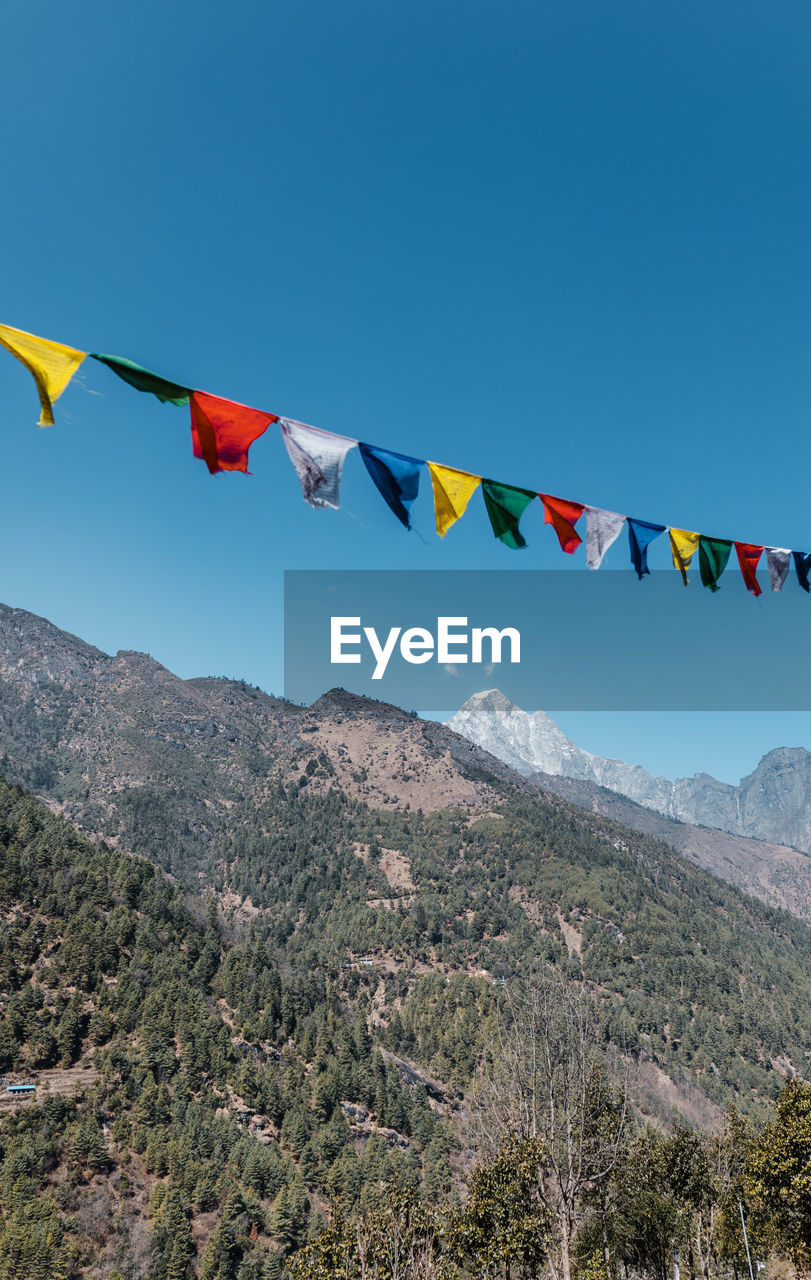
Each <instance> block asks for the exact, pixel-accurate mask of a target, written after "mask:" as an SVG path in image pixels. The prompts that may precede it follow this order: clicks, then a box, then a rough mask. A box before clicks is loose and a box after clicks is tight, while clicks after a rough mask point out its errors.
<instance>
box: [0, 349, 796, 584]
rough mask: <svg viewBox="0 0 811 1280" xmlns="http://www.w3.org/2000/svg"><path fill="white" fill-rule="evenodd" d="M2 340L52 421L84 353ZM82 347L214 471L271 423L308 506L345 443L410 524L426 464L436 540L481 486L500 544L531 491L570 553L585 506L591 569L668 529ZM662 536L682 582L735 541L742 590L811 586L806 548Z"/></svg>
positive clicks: (514, 531)
mask: <svg viewBox="0 0 811 1280" xmlns="http://www.w3.org/2000/svg"><path fill="white" fill-rule="evenodd" d="M0 346H2V347H5V348H6V350H7V351H10V352H11V354H12V355H13V356H14V357H15V358H16V359H17V360H19V361H20V362H21V363H22V364H23V365H25V367H26V369H28V371H29V373H30V374H31V376H32V377H33V379H34V382H35V384H36V388H37V393H38V395H39V399H40V406H41V413H40V418H39V425H40V426H51V425H52V424H53V421H54V414H53V406H54V403H55V401H56V400H58V399H59V397H60V395H61V394H62V393H63V391H64V390H65V388H66V387H67V385H68V383H69V382H70V380H71V378H72V377H73V375H74V373H75V372H76V370H77V369H78V368H79V366H80V365H81V364H82V362H83V361H84V360H85V359H86V358H87V354H88V353H86V352H84V351H80V350H78V349H77V348H75V347H69V346H66V345H65V344H63V343H60V342H52V341H51V340H50V339H48V338H39V337H37V336H36V335H35V334H32V333H26V332H25V331H24V330H23V329H14V328H12V327H11V326H10V325H0ZM89 354H90V356H91V358H92V359H93V360H97V361H99V363H101V364H103V365H105V366H106V367H107V368H108V369H110V370H111V371H112V372H113V373H114V374H115V375H116V376H117V377H119V378H121V379H122V380H123V381H124V382H126V383H128V384H129V385H130V386H131V387H134V388H135V390H136V391H142V392H145V393H147V394H149V395H154V396H156V397H157V399H158V400H160V401H161V403H163V404H174V405H185V404H188V405H189V408H190V414H191V433H192V448H193V452H194V456H195V457H196V458H200V459H202V460H203V461H204V462H205V463H206V466H207V467H208V470H209V472H211V474H212V475H214V474H216V473H217V472H220V471H242V472H246V471H247V470H248V451H249V449H250V447H251V445H252V444H253V443H254V441H255V440H257V439H258V438H259V437H260V436H261V435H263V434H264V432H265V431H267V428H268V427H269V425H270V424H271V423H272V422H278V423H279V424H280V427H281V432H282V439H283V440H284V445H285V448H286V449H287V452H288V455H289V457H290V460H291V462H292V464H293V467H294V469H295V471H296V474H297V476H298V478H299V482H300V484H301V490H302V493H303V495H304V498H305V500H306V501H307V502H308V503H309V504H310V506H312V507H333V508H337V507H338V505H339V499H340V486H341V478H342V474H343V466H344V460H345V458H346V455H347V453H348V452H349V450H350V449H354V448H355V446H358V447H359V449H360V455H361V457H362V459H363V464H364V466H365V468H366V470H367V472H368V474H369V476H370V477H371V479H372V481H373V483H374V485H375V487H376V488H377V490H378V492H379V493H380V495H381V496H382V498H383V500H384V502H385V503H386V505H387V506H388V507H389V509H390V510H391V511H392V512H393V513H394V515H395V516H396V517H397V519H398V520H399V521H400V523H401V524H403V525H404V526H405V528H406V529H410V528H411V508H412V506H413V504H414V502H415V501H416V499H417V497H418V494H419V485H420V473H421V471H422V468H423V467H424V466H426V465H427V467H428V470H429V472H430V475H431V487H432V490H433V497H434V515H435V519H436V529H437V533H438V534H439V536H440V537H443V538H444V536H445V534H446V533H447V532H448V530H449V529H450V528H451V527H452V526H453V525H454V524H455V523H456V522H457V520H459V519H460V518H461V517H462V516H463V515H464V513H465V511H466V510H467V507H468V504H469V502H470V499H471V498H472V496H473V494H474V493H475V491H476V490H477V489H478V488H479V486H481V489H482V495H483V497H484V502H485V507H486V509H487V514H488V517H489V520H490V524H491V527H492V529H493V533H494V534H495V536H496V537H497V538H498V539H500V541H502V542H503V543H504V544H505V545H506V546H508V547H512V548H515V549H518V548H521V547H525V546H526V540H525V539H524V536H523V534H522V533H521V531H520V528H519V525H520V521H521V518H522V516H523V514H524V512H525V511H526V509H527V507H528V506H529V505H530V503H531V502H532V501H533V499H534V498H535V497H536V496H537V497H539V498H540V499H541V502H542V503H543V508H544V522H545V523H546V524H551V525H552V527H553V529H554V530H555V533H556V535H557V538H558V541H559V543H560V546H561V550H562V551H564V552H565V553H566V554H567V555H572V554H573V553H574V552H575V551H576V550H577V548H578V547H579V546H580V543H581V542H582V541H583V539H582V537H581V535H580V533H578V531H577V528H576V525H577V523H578V521H579V520H580V517H581V516H582V515H583V514H584V512H585V516H586V532H585V539H586V565H587V567H588V568H589V569H598V568H599V567H600V565H601V564H602V562H603V558H604V556H605V554H606V552H607V551H608V549H609V548H610V547H611V546H613V544H614V543H615V542H616V540H617V538H618V537H619V535H620V533H621V532H622V529H623V526H624V525H627V527H628V542H629V549H630V555H631V563H632V565H633V567H634V569H635V570H636V573H637V576H638V577H639V578H640V579H641V578H642V577H644V575H645V574H648V573H650V569H649V567H648V547H649V546H650V544H651V543H652V542H653V540H654V539H655V538H658V537H659V535H660V534H662V533H664V532H665V529H666V528H667V526H666V525H663V524H653V523H651V522H649V521H647V520H637V519H632V518H631V517H630V516H624V515H621V514H620V513H619V512H616V511H607V510H604V509H603V508H601V507H589V506H585V505H584V504H582V503H580V502H572V501H569V500H567V499H564V498H555V497H552V496H551V495H550V494H547V493H537V491H536V490H532V489H524V488H518V487H516V486H514V485H505V484H500V483H498V482H496V481H495V480H483V479H482V477H481V476H477V475H474V474H473V473H472V472H470V471H462V470H460V469H459V468H456V467H446V466H442V465H440V464H439V463H437V462H427V463H426V462H424V461H423V460H421V459H419V458H412V457H411V456H410V455H408V454H404V453H395V452H394V451H393V450H390V449H383V448H381V447H380V446H378V445H373V444H366V443H361V442H360V441H358V440H355V439H353V438H351V437H349V436H343V435H338V434H336V433H335V432H331V431H323V430H321V429H320V428H319V427H312V426H309V425H308V424H307V423H304V422H297V421H296V420H295V419H293V418H280V417H278V416H277V415H276V414H273V413H267V412H265V411H264V410H260V409H254V408H251V407H250V406H249V405H244V404H239V403H237V402H236V401H233V400H225V399H222V398H221V397H219V396H214V395H210V394H209V393H208V392H205V391H194V390H192V389H191V388H189V387H186V386H183V385H182V384H181V383H178V382H173V381H172V380H171V379H169V378H164V377H162V376H161V375H160V374H157V373H153V372H152V370H150V369H146V368H145V367H144V366H143V365H141V364H137V363H136V362H135V361H134V360H130V359H128V358H127V357H125V356H113V355H105V354H103V353H101V352H98V351H94V352H91V353H89ZM669 537H670V552H671V556H672V559H673V564H674V566H675V567H676V568H677V569H678V570H679V572H680V573H681V576H682V580H683V581H684V583H685V585H686V583H687V573H688V570H689V568H690V565H691V563H692V560H693V556H694V555H695V552H696V550H698V553H699V569H700V575H701V581H702V583H703V584H704V586H705V587H708V588H709V589H710V590H711V591H717V590H718V584H719V579H720V577H721V575H722V573H723V572H724V571H725V569H726V567H727V564H728V562H729V558H730V554H731V551H732V547H733V545H734V547H735V553H736V555H737V559H738V565H739V566H740V570H741V574H742V576H743V579H744V583H745V585H746V589H747V590H748V591H749V592H751V594H752V595H754V596H759V595H761V594H762V589H761V586H760V583H759V582H758V577H757V570H758V566H759V564H760V562H761V559H762V557H763V555H764V553H765V557H766V566H767V569H768V574H769V586H770V587H771V590H772V591H781V590H782V589H783V584H784V582H785V581H786V577H787V576H788V571H789V569H790V567H791V564H792V562H793V563H794V568H795V572H796V574H797V582H798V584H799V586H800V587H801V589H802V590H803V591H805V592H808V593H809V594H811V552H805V551H792V550H789V548H787V547H763V546H760V545H759V544H756V543H749V542H738V541H735V542H734V544H733V542H732V541H731V540H728V539H726V538H708V537H705V536H704V535H703V534H698V533H695V532H693V531H691V530H689V529H677V528H673V527H671V528H670V529H669Z"/></svg>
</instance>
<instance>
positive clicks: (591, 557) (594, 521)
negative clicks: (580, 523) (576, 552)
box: [586, 507, 625, 569]
mask: <svg viewBox="0 0 811 1280" xmlns="http://www.w3.org/2000/svg"><path fill="white" fill-rule="evenodd" d="M624 524H625V516H620V515H617V513H616V511H603V510H602V509H601V508H600V507H586V564H587V565H588V567H589V568H590V569H599V567H600V565H601V564H602V561H603V556H604V555H605V553H606V551H607V550H608V548H609V547H610V546H611V544H612V543H613V542H616V540H617V538H618V537H619V536H620V534H621V533H622V526H623V525H624Z"/></svg>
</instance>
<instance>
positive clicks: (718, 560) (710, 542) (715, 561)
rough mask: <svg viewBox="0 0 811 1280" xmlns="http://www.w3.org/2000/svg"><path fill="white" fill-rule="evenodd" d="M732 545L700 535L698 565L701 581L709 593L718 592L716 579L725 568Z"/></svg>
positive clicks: (719, 539) (720, 539) (722, 540)
mask: <svg viewBox="0 0 811 1280" xmlns="http://www.w3.org/2000/svg"><path fill="white" fill-rule="evenodd" d="M731 550H732V543H731V542H728V541H727V540H726V538H705V537H704V535H703V534H702V535H701V539H700V541H699V544H698V564H699V568H700V570H701V581H702V582H703V583H704V586H705V587H709V589H710V591H717V590H718V579H719V578H720V577H721V574H722V573H723V572H724V570H725V569H726V567H727V560H728V559H729V553H730V551H731Z"/></svg>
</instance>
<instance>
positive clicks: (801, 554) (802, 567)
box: [791, 551, 811, 591]
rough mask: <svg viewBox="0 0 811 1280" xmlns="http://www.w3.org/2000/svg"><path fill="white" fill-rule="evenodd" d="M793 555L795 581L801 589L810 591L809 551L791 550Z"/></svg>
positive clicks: (810, 560)
mask: <svg viewBox="0 0 811 1280" xmlns="http://www.w3.org/2000/svg"><path fill="white" fill-rule="evenodd" d="M791 554H792V556H793V557H794V568H795V570H796V571H797V581H798V582H799V584H800V586H801V587H802V589H803V591H811V586H809V584H808V572H809V570H811V552H809V551H792V553H791Z"/></svg>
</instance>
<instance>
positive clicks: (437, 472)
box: [428, 462, 482, 538]
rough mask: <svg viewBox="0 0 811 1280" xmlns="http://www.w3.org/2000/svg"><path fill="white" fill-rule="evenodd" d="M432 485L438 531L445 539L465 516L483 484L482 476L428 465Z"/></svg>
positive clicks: (431, 464) (436, 465)
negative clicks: (467, 508) (451, 528)
mask: <svg viewBox="0 0 811 1280" xmlns="http://www.w3.org/2000/svg"><path fill="white" fill-rule="evenodd" d="M428 470H429V471H430V472H431V484H432V485H433V486H434V512H435V514H436V531H437V533H438V534H439V536H440V538H444V537H445V534H446V533H447V532H448V530H449V529H450V527H451V525H452V524H456V521H457V520H458V519H459V517H460V516H463V515H464V514H465V507H466V506H467V504H468V503H469V502H470V499H471V498H472V496H473V494H474V493H475V492H476V490H477V489H478V487H479V485H480V484H481V482H482V478H481V476H472V475H471V474H470V472H469V471H454V470H453V468H452V467H440V466H439V465H438V464H437V463H436V462H429V463H428Z"/></svg>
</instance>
